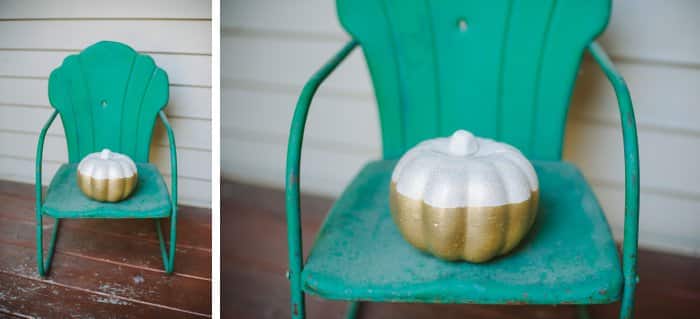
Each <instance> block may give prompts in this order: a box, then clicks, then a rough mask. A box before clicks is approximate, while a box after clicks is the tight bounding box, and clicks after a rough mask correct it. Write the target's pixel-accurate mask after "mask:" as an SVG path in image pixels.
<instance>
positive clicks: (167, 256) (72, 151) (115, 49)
mask: <svg viewBox="0 0 700 319" xmlns="http://www.w3.org/2000/svg"><path fill="white" fill-rule="evenodd" d="M88 51H93V52H96V51H97V52H98V53H97V54H96V55H102V56H101V57H98V59H97V60H96V61H92V62H85V61H81V62H80V63H81V64H83V63H84V64H88V65H87V67H92V68H97V69H99V68H102V67H104V66H105V65H106V66H111V67H115V66H116V67H117V68H118V67H120V65H118V64H117V63H112V62H111V59H114V58H115V57H119V58H127V59H130V61H131V62H130V63H131V67H130V69H127V70H126V71H128V72H129V73H128V76H127V77H126V78H125V79H126V83H129V82H132V81H135V80H136V78H139V79H146V81H147V83H148V84H147V86H146V87H145V88H144V90H145V92H144V93H143V95H142V96H141V97H140V100H139V101H140V107H141V110H139V111H136V112H137V113H138V114H139V115H140V116H142V117H143V118H140V120H142V121H145V122H146V123H150V125H149V126H148V127H145V128H141V129H138V126H136V127H134V126H133V125H132V124H130V123H126V124H123V125H124V126H122V127H120V128H119V129H120V130H127V129H132V130H135V131H139V132H143V133H144V135H143V136H144V137H142V138H140V139H141V140H142V141H141V142H142V145H141V147H140V148H138V149H136V150H128V151H127V150H124V151H123V152H125V153H126V154H128V155H130V156H131V157H132V158H133V159H134V160H135V161H136V162H137V163H138V162H147V161H148V156H149V151H150V150H149V149H150V140H151V136H152V129H153V127H154V125H155V118H156V117H157V118H159V119H160V120H161V122H162V123H163V126H164V127H165V130H166V132H167V135H168V142H169V150H170V172H171V188H170V199H169V200H170V207H169V209H170V212H169V217H170V236H169V238H168V241H169V242H168V243H166V239H165V237H164V236H163V232H162V229H161V223H160V222H161V220H162V219H165V218H167V217H165V218H155V228H156V232H157V235H158V240H159V248H160V252H161V257H162V259H163V268H164V270H165V273H166V274H172V273H173V268H174V263H175V252H176V238H177V151H176V146H175V135H174V134H173V130H172V127H171V126H170V123H169V121H168V118H167V117H166V115H165V112H163V110H162V109H163V108H165V106H166V105H167V101H168V78H167V74H166V73H165V71H163V70H162V69H160V68H158V67H157V66H155V63H154V62H153V59H152V58H151V57H149V56H147V55H142V54H138V53H136V52H135V51H134V50H133V49H132V48H130V47H128V46H127V45H124V44H122V43H118V42H111V41H101V42H98V43H96V44H94V45H92V46H90V47H88V48H86V49H85V50H84V51H83V52H81V53H80V54H78V55H71V56H69V57H67V58H66V59H65V60H64V62H63V64H62V66H61V67H59V68H57V69H55V70H54V71H53V72H52V74H51V75H52V76H51V78H50V80H49V95H50V97H51V99H50V100H51V104H52V106H53V107H54V108H55V110H54V111H53V113H52V114H51V116H50V117H49V119H48V120H47V122H46V124H44V126H43V127H42V129H41V133H40V134H39V140H38V143H37V152H36V154H37V155H36V175H35V191H36V243H37V247H36V253H37V271H38V273H39V275H40V276H42V277H45V276H47V275H48V274H49V271H50V268H51V262H52V260H53V256H54V252H55V248H56V241H57V239H58V230H59V228H60V222H61V219H62V218H57V217H55V222H54V226H53V231H52V234H51V238H50V242H49V248H48V252H47V256H46V258H44V249H43V217H44V215H47V213H46V211H45V207H44V202H43V200H42V159H43V149H44V141H45V139H46V134H47V132H48V130H49V128H50V126H51V124H52V123H53V122H54V120H55V119H56V116H57V115H59V114H61V116H62V119H64V121H65V120H67V119H70V120H73V116H76V115H75V114H62V113H61V111H60V107H59V105H60V104H61V103H62V102H60V100H61V99H62V98H63V97H65V96H68V95H70V94H71V93H74V92H67V91H68V90H66V88H65V87H64V86H63V85H62V84H61V83H59V82H60V81H62V80H61V79H58V78H59V76H57V72H58V71H59V70H60V69H61V68H63V67H65V65H66V64H67V63H68V61H70V60H71V59H77V60H79V59H81V57H80V56H81V55H83V54H85V52H88ZM127 66H128V65H127ZM83 67H85V66H83ZM139 71H143V72H139ZM83 72H84V70H81V71H79V73H81V75H79V76H85V77H87V76H86V75H84V74H82V73H83ZM73 76H75V75H73ZM97 82H100V83H96V84H95V86H97V87H101V88H98V90H100V89H103V90H107V91H111V89H110V88H109V87H108V86H110V85H111V84H110V81H106V82H101V81H97ZM151 82H153V83H151ZM125 85H126V84H125ZM127 88H128V87H127ZM93 89H94V87H93ZM115 94H117V95H118V94H124V95H126V94H127V90H126V89H125V88H121V91H120V92H117V93H115ZM120 99H124V100H126V97H125V96H121V97H120ZM90 102H94V101H90ZM97 103H100V102H99V101H97ZM87 104H89V102H88V103H87ZM93 104H94V103H93ZM149 106H150V107H151V113H150V114H147V113H148V112H146V111H145V110H144V109H148V108H147V107H149ZM87 107H89V106H87ZM122 108H123V106H122ZM119 111H120V112H122V110H119ZM122 114H123V113H122ZM64 129H65V130H66V139H67V142H68V143H67V144H68V145H67V146H68V151H69V158H70V162H72V163H75V162H78V161H79V160H80V159H82V156H84V155H85V154H87V153H90V152H93V151H99V150H101V148H100V144H99V142H97V143H96V145H94V146H93V147H87V148H85V147H83V146H81V145H77V141H75V140H76V139H77V138H75V136H76V135H80V133H78V132H76V131H70V132H69V128H67V127H66V125H65V124H64ZM93 133H94V132H93ZM93 138H94V137H93ZM110 138H113V136H112V137H110ZM110 138H108V139H110ZM120 145H121V144H120ZM114 150H115V151H121V150H119V149H114ZM137 192H138V189H137ZM132 196H134V195H133V194H132ZM116 205H119V203H117V204H116ZM97 217H98V218H99V217H103V218H140V217H139V216H134V215H133V214H129V215H127V214H124V213H121V212H118V211H117V212H113V213H111V214H106V215H105V216H97ZM78 218H80V217H78ZM90 218H92V217H90Z"/></svg>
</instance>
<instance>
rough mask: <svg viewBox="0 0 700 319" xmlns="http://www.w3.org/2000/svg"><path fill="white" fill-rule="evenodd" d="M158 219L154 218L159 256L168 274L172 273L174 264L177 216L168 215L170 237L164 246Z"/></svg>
mask: <svg viewBox="0 0 700 319" xmlns="http://www.w3.org/2000/svg"><path fill="white" fill-rule="evenodd" d="M160 221H161V219H156V220H155V224H156V232H157V233H158V241H159V243H160V254H161V257H162V258H163V268H164V269H165V273H166V274H168V275H170V274H172V273H173V269H174V267H173V266H174V265H175V248H176V247H175V243H176V241H177V237H176V236H177V218H176V217H175V215H174V214H173V216H171V217H170V238H169V241H170V243H169V246H168V248H166V245H165V238H164V237H163V231H162V229H161V226H160Z"/></svg>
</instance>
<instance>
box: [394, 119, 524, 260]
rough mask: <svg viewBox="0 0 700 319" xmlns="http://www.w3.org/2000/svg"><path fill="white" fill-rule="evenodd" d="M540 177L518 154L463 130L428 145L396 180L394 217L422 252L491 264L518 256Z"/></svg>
mask: <svg viewBox="0 0 700 319" xmlns="http://www.w3.org/2000/svg"><path fill="white" fill-rule="evenodd" d="M537 201H538V180H537V175H536V173H535V170H534V169H533V167H532V165H531V164H530V162H529V161H528V160H527V159H526V158H525V156H523V155H522V153H520V151H518V150H517V149H516V148H514V147H512V146H510V145H508V144H504V143H499V142H496V141H494V140H490V139H486V138H478V137H474V136H473V135H472V134H471V133H469V132H467V131H464V130H459V131H456V132H455V133H454V134H453V135H452V136H451V137H446V138H436V139H431V140H426V141H424V142H422V143H420V144H418V145H416V146H415V147H413V148H412V149H410V150H409V151H408V152H406V154H404V156H403V157H401V159H400V160H399V162H398V164H397V165H396V167H395V168H394V171H393V173H392V176H391V190H390V205H391V213H392V216H393V219H394V221H395V223H396V224H397V226H398V228H399V231H400V232H401V235H402V236H403V237H404V238H405V239H406V240H407V241H408V242H409V243H410V244H412V245H413V246H415V247H416V248H418V249H420V250H422V251H424V252H427V253H430V254H433V255H435V256H437V257H440V258H443V259H447V260H466V261H470V262H485V261H488V260H490V259H492V258H494V257H496V256H499V255H503V254H506V253H508V252H509V251H511V250H512V249H513V248H515V246H516V245H517V244H518V243H519V242H520V240H521V239H522V238H523V237H524V236H525V234H526V233H527V232H528V230H529V229H530V227H531V226H532V224H533V222H534V220H535V216H536V214H537Z"/></svg>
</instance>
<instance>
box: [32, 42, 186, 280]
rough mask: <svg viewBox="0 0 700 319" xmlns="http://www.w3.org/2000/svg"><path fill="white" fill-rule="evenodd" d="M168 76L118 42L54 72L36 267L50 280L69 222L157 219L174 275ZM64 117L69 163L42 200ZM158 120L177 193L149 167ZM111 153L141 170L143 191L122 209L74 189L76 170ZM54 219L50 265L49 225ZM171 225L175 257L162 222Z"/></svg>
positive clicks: (174, 209)
mask: <svg viewBox="0 0 700 319" xmlns="http://www.w3.org/2000/svg"><path fill="white" fill-rule="evenodd" d="M168 90H169V87H168V75H167V74H166V73H165V71H163V70H162V69H160V68H158V67H157V66H156V65H155V63H154V62H153V59H152V58H151V57H149V56H147V55H143V54H138V53H137V52H136V51H134V50H133V49H132V48H130V47H128V46H126V45H124V44H121V43H117V42H109V41H103V42H99V43H96V44H94V45H92V46H90V47H88V48H86V49H85V50H83V51H82V52H80V54H75V55H70V56H68V57H67V58H66V59H65V60H63V64H62V65H61V66H60V67H58V68H57V69H55V70H54V71H53V72H51V76H50V78H49V101H50V102H51V106H52V107H53V108H54V109H55V110H54V111H53V114H51V117H50V118H49V120H48V121H47V122H46V124H45V125H44V127H43V128H42V129H41V133H40V134H39V143H38V147H37V155H36V182H35V185H36V220H37V225H36V242H37V266H38V272H39V275H41V276H46V275H47V273H48V271H49V268H50V266H51V260H52V257H53V253H54V250H55V246H56V245H55V244H56V239H57V234H58V229H59V226H60V221H61V220H62V219H64V218H152V219H155V224H156V232H157V234H158V239H159V241H160V250H161V255H162V257H163V265H164V268H165V272H166V273H168V274H170V273H172V271H173V263H174V259H175V240H176V232H177V157H176V151H175V137H174V135H173V131H172V128H171V127H170V124H169V123H168V119H167V118H166V116H165V113H164V112H163V108H165V106H166V104H167V103H168V95H169V91H168ZM58 114H60V115H61V122H62V123H63V129H64V132H65V135H66V144H67V148H68V163H66V164H63V165H61V166H60V168H59V169H58V171H57V172H56V174H55V175H54V177H53V179H52V180H51V183H50V185H49V187H48V190H47V193H46V200H45V201H44V200H42V187H41V180H42V179H41V164H42V153H43V147H44V139H45V137H46V132H47V131H48V129H49V127H50V126H51V123H53V121H54V120H55V119H56V116H57V115H58ZM156 117H159V118H160V119H161V121H162V122H163V125H164V126H165V129H166V131H167V134H168V141H169V144H170V166H171V167H170V169H171V179H172V180H171V182H172V184H171V185H172V188H171V193H170V194H168V190H167V186H166V184H165V181H164V180H163V177H162V176H161V174H160V172H159V171H158V169H157V167H156V166H155V165H153V164H150V163H149V162H148V160H149V151H150V144H151V137H152V134H153V127H154V125H155V120H156ZM103 148H109V149H111V150H113V151H115V152H119V153H123V154H127V155H129V156H130V157H131V158H132V159H133V160H134V162H136V165H137V167H138V184H137V186H136V190H135V191H134V193H133V194H132V195H131V196H130V197H129V198H127V199H126V200H124V201H121V202H117V203H102V202H97V201H94V200H91V199H89V198H87V197H86V196H85V195H83V194H82V193H81V191H80V190H79V188H78V184H77V181H76V168H77V165H78V162H80V160H81V159H82V158H83V157H84V156H85V155H87V154H90V153H93V152H98V151H100V150H102V149H103ZM44 215H47V216H51V217H53V218H54V219H55V223H54V227H53V233H52V235H51V240H50V244H49V249H48V255H47V257H46V262H44V250H43V238H42V237H43V232H42V230H43V217H44ZM165 218H170V237H169V239H168V241H169V250H166V240H165V239H164V237H163V233H162V231H161V225H160V221H161V220H162V219H165Z"/></svg>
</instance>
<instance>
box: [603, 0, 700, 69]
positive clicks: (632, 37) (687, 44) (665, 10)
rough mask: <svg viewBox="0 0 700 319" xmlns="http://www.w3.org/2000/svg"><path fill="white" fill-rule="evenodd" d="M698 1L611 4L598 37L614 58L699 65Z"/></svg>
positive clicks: (648, 0) (632, 0)
mask: <svg viewBox="0 0 700 319" xmlns="http://www.w3.org/2000/svg"><path fill="white" fill-rule="evenodd" d="M698 12H700V1H696V0H673V1H667V0H644V1H638V0H618V1H613V11H612V19H611V20H610V24H609V25H608V28H607V31H606V32H605V33H604V34H603V35H602V37H601V43H602V44H603V46H604V47H605V48H606V49H607V50H608V51H609V52H610V53H611V54H613V55H615V56H617V57H624V58H632V59H645V60H650V61H652V62H668V63H680V64H693V65H695V66H696V67H697V66H700V54H698V52H700V37H698V34H697V32H698V30H700V19H698V17H697V15H698Z"/></svg>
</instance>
